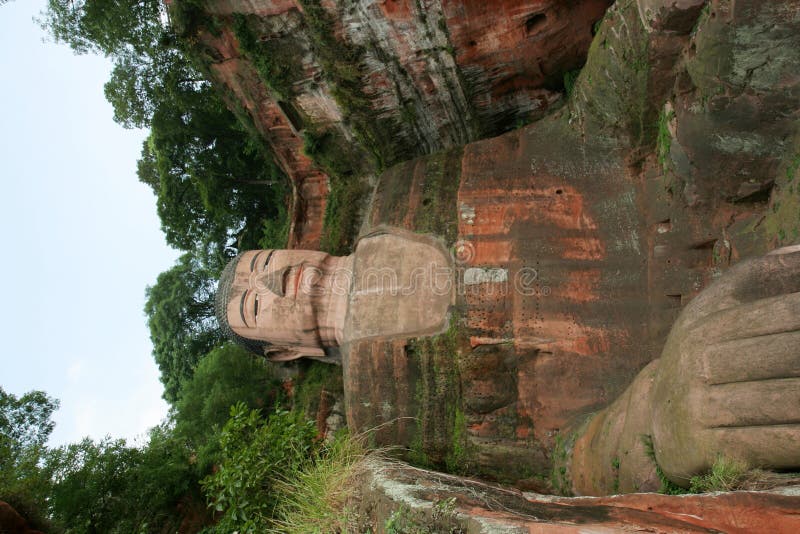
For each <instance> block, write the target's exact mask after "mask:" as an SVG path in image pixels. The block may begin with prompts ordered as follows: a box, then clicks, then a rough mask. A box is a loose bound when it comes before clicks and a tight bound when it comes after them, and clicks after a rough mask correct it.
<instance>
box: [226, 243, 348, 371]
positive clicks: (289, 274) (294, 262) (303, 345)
mask: <svg viewBox="0 0 800 534" xmlns="http://www.w3.org/2000/svg"><path fill="white" fill-rule="evenodd" d="M349 263H350V261H349V257H336V256H331V255H329V254H326V253H324V252H318V251H309V250H248V251H246V252H242V253H241V254H239V255H238V256H236V257H235V258H233V259H232V260H231V261H230V262H229V263H228V265H227V266H226V267H225V269H224V271H223V273H222V276H221V277H220V282H219V288H218V291H217V298H216V313H217V319H218V321H219V324H220V326H221V328H222V329H223V331H224V332H225V333H226V334H227V336H228V337H229V338H231V339H234V340H235V341H237V342H239V343H240V344H242V345H244V346H245V347H247V348H248V349H250V350H251V351H253V352H257V353H259V354H263V355H265V356H267V357H268V358H269V359H270V360H273V361H286V360H293V359H296V358H300V357H304V356H305V357H311V358H320V357H329V356H331V355H335V353H336V347H338V346H339V345H340V343H341V340H342V329H343V326H344V317H345V310H346V305H347V294H348V291H349V287H350V270H349Z"/></svg>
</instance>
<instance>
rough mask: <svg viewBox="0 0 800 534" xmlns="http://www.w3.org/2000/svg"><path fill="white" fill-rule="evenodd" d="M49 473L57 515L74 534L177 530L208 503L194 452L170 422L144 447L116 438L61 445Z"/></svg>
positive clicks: (50, 457)
mask: <svg viewBox="0 0 800 534" xmlns="http://www.w3.org/2000/svg"><path fill="white" fill-rule="evenodd" d="M47 470H48V472H49V473H50V476H51V477H52V479H53V486H52V491H51V492H50V495H49V502H50V508H51V513H52V515H53V517H54V518H55V519H56V520H57V521H58V522H59V523H61V524H63V525H65V526H66V527H67V528H68V530H69V532H75V533H87V534H89V533H114V532H118V533H128V532H165V531H173V532H174V531H177V530H178V527H179V526H180V524H181V522H182V519H183V516H184V515H185V513H186V511H187V508H192V509H197V508H198V506H196V505H197V504H200V503H202V497H201V495H200V491H199V484H198V477H197V473H196V470H195V469H194V467H193V465H192V460H191V456H190V452H189V449H188V448H187V447H186V446H185V445H184V444H183V443H182V441H181V440H179V439H176V438H175V436H174V432H173V429H172V427H170V426H169V425H167V424H163V425H161V426H157V427H155V428H154V429H152V430H151V431H150V435H149V441H148V443H147V445H146V446H143V447H141V448H137V447H130V446H128V445H127V444H126V442H125V440H112V439H110V438H106V439H104V440H101V441H98V442H95V441H92V440H91V439H88V438H86V439H84V440H82V441H81V442H79V443H73V444H70V445H67V446H63V447H59V448H57V449H54V450H52V451H51V452H50V453H49V454H48V459H47ZM192 503H195V504H196V505H195V506H194V507H192V506H191V504H192ZM201 515H203V514H201ZM205 515H206V516H207V514H205ZM205 520H206V521H209V520H210V517H206V518H205Z"/></svg>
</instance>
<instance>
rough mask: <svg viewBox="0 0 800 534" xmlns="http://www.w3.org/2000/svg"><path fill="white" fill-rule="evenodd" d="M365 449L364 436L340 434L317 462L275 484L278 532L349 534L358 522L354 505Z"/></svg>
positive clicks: (326, 447) (290, 533)
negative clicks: (278, 496) (277, 495)
mask: <svg viewBox="0 0 800 534" xmlns="http://www.w3.org/2000/svg"><path fill="white" fill-rule="evenodd" d="M366 458H367V447H366V443H365V438H364V437H363V436H350V435H348V434H341V435H339V436H337V437H336V439H334V440H333V442H331V443H330V444H328V445H326V446H325V447H323V450H322V451H321V453H320V455H319V457H318V459H317V460H316V461H315V462H314V463H313V464H312V465H307V466H305V467H303V468H301V469H299V470H297V471H295V472H293V473H291V474H290V476H288V477H287V478H286V479H285V480H284V481H282V482H281V483H279V484H278V486H277V489H278V491H279V492H280V493H281V494H282V496H283V498H282V500H281V502H280V504H279V505H278V513H277V516H278V517H280V518H281V519H280V520H279V521H278V526H279V531H280V532H285V533H287V534H307V533H309V532H350V531H351V530H352V527H353V525H355V524H357V523H358V512H357V511H356V508H355V506H354V500H355V498H356V492H357V488H358V484H357V483H356V479H357V477H358V476H359V474H360V473H362V471H363V469H364V461H365V459H366Z"/></svg>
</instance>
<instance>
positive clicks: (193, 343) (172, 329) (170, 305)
mask: <svg viewBox="0 0 800 534" xmlns="http://www.w3.org/2000/svg"><path fill="white" fill-rule="evenodd" d="M215 277H216V272H211V271H210V270H209V268H208V267H207V266H205V265H203V264H201V263H200V262H199V261H197V259H196V258H195V257H194V256H193V255H192V254H184V255H183V256H181V257H180V259H179V260H178V263H177V264H176V265H175V266H174V267H172V268H171V269H169V270H168V271H165V272H163V273H161V274H160V275H158V279H157V280H156V283H155V285H153V286H152V287H149V288H147V291H146V302H145V308H144V309H145V314H146V315H147V317H148V321H147V324H148V326H149V327H150V339H151V340H152V341H153V354H154V355H155V358H156V363H157V364H158V367H159V369H160V370H161V380H162V382H163V383H164V398H165V399H167V400H168V401H170V402H173V403H174V402H175V401H176V400H177V399H178V392H179V391H180V387H181V385H182V384H183V383H184V382H185V381H186V380H187V379H189V378H190V377H191V376H192V374H193V372H194V368H195V366H196V365H197V362H198V361H199V360H200V358H201V357H202V356H205V355H206V354H207V353H208V352H210V351H211V349H213V348H214V347H216V346H217V345H219V344H221V343H222V341H223V339H222V334H221V332H220V330H219V328H218V326H217V322H216V318H215V316H214V291H215V286H214V280H215Z"/></svg>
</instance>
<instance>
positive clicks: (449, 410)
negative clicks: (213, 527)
mask: <svg viewBox="0 0 800 534" xmlns="http://www.w3.org/2000/svg"><path fill="white" fill-rule="evenodd" d="M678 4H680V5H678ZM780 4H781V5H782V6H784V8H786V9H790V10H791V9H793V8H792V6H795V5H796V4H795V3H793V2H781V3H780ZM671 5H672V4H671ZM687 5H688V4H687ZM687 5H684V4H682V3H677V4H674V5H672V7H670V9H672V8H674V9H680V10H683V11H685V12H690V11H691V12H694V13H695V14H696V15H698V17H699V18H698V17H696V21H695V23H693V24H692V26H695V25H696V29H695V31H694V32H693V33H690V30H691V29H692V28H691V27H689V28H686V26H687V25H686V24H685V23H681V24H679V25H677V26H669V25H667V26H664V24H667V23H666V22H664V23H663V24H655V25H651V26H647V27H645V26H644V23H643V16H642V14H641V13H642V11H641V10H640V7H641V6H640V5H639V4H637V3H636V2H633V1H627V2H618V3H617V4H615V5H614V7H612V8H611V9H610V10H609V12H608V13H607V14H606V17H605V19H604V21H603V23H602V25H601V26H600V28H599V29H598V33H597V38H596V39H595V41H594V42H593V44H592V49H591V51H590V56H589V60H588V63H587V65H586V67H585V69H584V71H583V72H582V74H581V76H580V78H579V79H578V81H577V83H576V86H575V92H574V93H573V97H572V99H571V100H570V102H569V105H568V108H567V109H564V110H562V111H560V112H557V113H555V114H552V115H551V116H549V117H547V118H544V119H542V120H540V121H538V122H536V123H534V124H532V125H530V126H528V127H525V128H522V129H520V130H517V131H514V132H511V133H508V134H505V135H503V136H500V137H496V138H493V139H488V140H483V141H478V142H474V143H471V144H468V145H467V146H466V147H465V148H464V149H463V152H462V153H461V155H460V161H455V160H454V158H455V157H456V153H455V152H451V153H450V155H449V156H448V157H447V158H449V159H447V158H443V157H442V156H436V157H428V158H422V159H418V160H414V161H412V162H408V163H404V164H401V165H399V166H396V167H394V168H392V169H390V170H389V171H387V172H386V173H384V174H383V175H382V176H381V177H380V179H379V181H378V184H377V186H376V190H375V195H374V197H373V202H372V205H371V210H370V211H369V213H368V215H367V222H366V227H365V231H368V229H369V227H370V225H377V224H389V225H395V226H398V227H401V228H405V229H408V230H413V231H420V232H434V233H436V234H437V235H439V236H442V237H443V239H444V240H445V242H446V244H447V245H449V246H451V247H452V248H453V251H454V254H455V257H456V258H457V260H458V265H459V266H460V267H461V269H460V270H459V271H458V272H457V273H456V275H455V276H456V278H457V280H458V283H459V286H458V287H459V291H460V292H459V294H458V297H457V298H458V302H457V305H456V307H455V308H454V310H453V319H452V325H453V326H452V327H451V331H450V332H448V334H447V335H443V336H440V337H437V338H434V339H432V340H418V339H417V340H415V339H398V338H387V339H385V340H380V339H376V340H373V341H371V342H362V343H359V344H357V345H354V346H353V347H351V350H350V351H349V352H348V354H347V356H345V359H344V364H345V384H346V386H345V389H346V392H347V393H346V394H347V402H346V409H347V415H348V422H349V423H350V425H351V426H352V427H354V428H356V429H368V428H373V427H378V430H377V431H376V439H377V441H378V442H379V443H384V444H401V445H404V446H406V447H408V448H409V449H410V452H409V455H410V457H411V458H412V459H415V460H416V461H423V462H428V463H429V464H430V465H436V466H439V467H442V468H456V469H460V470H462V471H464V472H468V473H472V474H478V475H480V476H483V477H486V478H494V479H499V480H506V481H513V482H514V483H515V484H517V485H518V486H520V487H528V488H535V489H537V490H546V491H554V490H555V491H558V490H560V491H569V490H570V487H571V482H570V481H569V480H565V479H564V477H561V476H558V475H559V474H558V473H557V474H556V476H555V477H552V478H551V477H550V473H551V467H552V466H553V462H554V454H559V453H558V452H555V453H554V447H555V446H556V445H557V440H556V436H557V435H558V434H559V432H561V431H563V430H564V429H565V428H573V427H574V425H576V424H577V423H578V422H580V420H581V417H582V416H584V415H586V414H589V413H591V412H593V411H596V410H598V409H599V408H602V407H604V406H607V405H608V404H609V403H611V402H612V401H614V400H615V399H617V398H618V397H619V395H620V394H621V393H622V392H623V391H624V390H625V388H626V387H627V386H628V385H629V384H630V383H631V381H632V379H633V377H634V376H636V374H637V373H638V372H639V371H640V370H641V369H642V368H644V367H645V366H646V365H647V364H648V363H649V362H650V361H652V360H653V359H655V358H657V357H658V356H659V354H660V352H661V348H662V347H663V345H664V341H665V339H666V336H667V333H668V332H669V330H670V328H671V326H672V325H673V323H674V321H675V319H676V317H677V316H678V313H679V312H680V310H681V309H682V308H683V307H684V306H686V305H687V303H689V302H690V301H691V300H692V299H693V298H694V297H695V296H696V295H697V294H698V293H699V292H700V291H701V290H702V289H703V288H705V287H706V286H708V285H709V283H710V282H712V281H713V280H714V279H716V278H717V277H719V276H720V274H721V273H722V272H723V271H724V270H725V269H727V268H728V267H729V266H730V265H731V264H732V263H735V262H737V261H738V260H740V259H741V258H744V257H748V256H752V255H755V254H761V253H763V252H764V251H767V250H769V249H771V248H773V247H775V246H776V244H778V243H779V242H780V241H781V239H783V238H782V237H781V233H780V232H779V231H778V230H777V228H781V227H779V226H778V224H777V223H775V224H774V225H773V226H770V225H768V224H767V222H768V221H770V220H772V219H771V217H773V215H774V214H776V213H778V212H779V210H781V209H785V208H781V206H782V204H783V203H785V202H789V201H792V199H794V195H796V191H795V190H794V188H792V187H791V186H790V184H791V181H792V180H794V177H795V175H796V173H797V167H798V165H797V164H796V163H793V161H794V155H795V152H794V150H795V149H794V146H796V145H794V144H793V143H794V141H790V139H792V136H795V135H796V127H797V123H796V121H794V122H793V121H792V119H791V117H794V115H795V113H796V111H797V109H798V108H799V107H800V106H798V103H800V99H798V98H796V97H792V98H790V95H792V94H793V93H792V91H793V90H794V89H793V83H794V81H795V80H796V78H794V77H791V76H790V75H789V74H788V71H787V70H785V69H787V68H788V67H787V66H786V65H788V64H792V65H794V66H795V67H797V68H800V61H795V60H793V59H792V58H793V57H794V56H793V53H794V50H795V49H797V47H798V46H800V43H795V41H796V40H797V39H798V37H797V36H798V35H800V32H794V33H789V32H788V31H787V32H785V33H781V32H779V33H780V35H783V36H784V37H785V41H781V44H780V45H778V44H775V45H774V47H773V48H769V50H771V52H767V49H765V48H764V47H760V46H754V47H753V46H749V45H748V44H747V42H743V41H741V40H740V41H737V45H736V46H737V47H740V48H742V49H746V50H748V51H749V53H751V54H753V55H754V56H756V57H760V58H761V60H762V62H764V61H767V62H768V61H769V58H770V57H772V56H771V54H778V55H779V56H780V57H781V58H784V59H785V61H786V64H785V65H784V64H783V63H780V62H779V63H780V65H782V66H781V67H780V69H778V71H776V74H775V76H778V78H776V79H781V80H784V81H783V82H781V83H777V84H775V85H773V86H771V88H767V87H766V86H759V91H762V93H761V95H760V96H759V97H758V99H755V100H753V101H752V102H753V103H754V106H755V108H754V109H757V110H759V111H758V113H757V117H758V118H757V124H758V128H759V131H764V132H767V131H769V132H770V135H773V134H774V135H775V136H776V137H780V138H781V139H784V141H782V142H781V143H777V144H775V146H773V147H771V148H770V149H769V151H768V152H765V153H764V155H763V157H760V158H758V159H754V158H753V156H752V152H750V151H740V152H736V153H731V152H729V153H727V154H726V156H725V157H724V158H723V159H724V160H725V161H724V164H723V166H724V167H725V168H729V167H730V168H731V169H732V168H734V167H737V166H738V167H741V168H745V169H746V168H752V169H755V165H756V163H757V162H760V163H758V168H759V173H761V174H760V176H761V177H760V178H759V180H758V181H759V184H761V183H764V182H765V181H769V179H770V177H771V178H772V179H776V180H785V181H786V182H785V183H786V184H787V186H786V187H785V188H781V189H778V188H776V189H775V190H774V191H772V198H771V199H770V198H769V197H768V195H763V196H761V197H758V196H755V197H752V198H749V200H747V201H742V199H740V198H738V197H736V196H735V195H734V194H731V191H733V189H734V188H735V189H737V190H738V188H740V187H741V186H742V183H745V182H747V180H744V181H743V180H742V179H741V178H732V177H731V175H730V174H728V175H726V176H725V177H724V178H720V181H719V184H718V185H714V184H716V182H714V179H713V178H709V179H708V181H707V186H704V187H702V188H701V187H697V188H689V189H691V191H692V196H691V198H689V197H688V196H687V195H685V194H682V192H685V191H688V190H689V189H687V188H686V187H685V186H680V187H679V186H678V185H677V184H680V183H683V181H684V180H686V178H685V175H682V174H681V172H682V171H681V170H680V169H678V164H677V163H676V158H675V157H673V156H674V151H673V150H672V149H671V148H670V146H669V144H670V139H672V140H673V141H674V139H675V138H676V136H677V139H679V140H680V139H681V135H680V134H679V133H676V132H680V131H681V130H680V129H681V126H680V123H681V121H682V120H687V119H682V118H681V117H682V116H681V115H680V114H679V113H678V114H675V115H673V114H672V113H670V112H669V107H667V108H666V111H664V110H662V103H663V102H665V101H667V100H670V99H672V100H675V101H676V102H680V101H681V100H680V99H681V98H687V96H686V95H692V94H695V90H696V89H694V88H693V86H692V85H691V84H689V82H687V78H686V72H687V69H690V68H691V65H692V64H693V62H696V61H697V58H699V57H702V55H703V54H704V53H706V50H707V49H712V50H713V49H714V48H715V47H716V46H718V45H719V46H722V47H723V48H724V47H725V46H727V45H726V44H725V43H726V42H727V41H725V39H729V38H731V37H728V36H729V35H744V34H746V33H747V31H748V30H747V28H750V27H751V26H752V23H753V22H754V21H756V22H757V21H758V20H762V19H763V18H764V17H767V15H766V14H765V11H764V10H765V9H766V10H767V11H768V12H769V13H772V16H773V17H775V25H776V26H775V27H774V28H782V27H785V26H786V25H791V24H794V22H793V21H794V20H795V19H794V18H792V17H788V16H779V15H778V14H779V13H784V15H785V14H786V13H787V11H786V10H785V9H784V8H779V7H776V6H772V7H770V8H765V7H764V6H763V5H762V4H760V6H761V7H760V8H759V7H758V6H755V5H753V4H749V3H743V4H741V5H740V4H737V5H736V6H735V8H734V7H730V6H729V5H728V4H727V3H725V2H712V3H711V5H710V7H709V8H708V9H707V10H706V11H704V13H703V14H701V13H700V12H699V10H697V9H694V8H691V6H689V7H687ZM668 7H669V6H668ZM695 7H696V6H695ZM728 7H730V9H731V10H733V11H731V14H729V15H726V16H725V17H724V18H723V21H724V24H725V25H726V29H725V30H713V31H719V32H721V34H722V35H723V38H722V41H721V44H720V41H718V40H714V39H711V38H706V37H702V38H701V36H702V35H706V34H707V33H708V32H711V31H712V29H713V28H715V27H716V26H717V25H719V24H720V16H717V15H715V13H716V11H715V10H718V9H723V8H725V9H727V8H728ZM690 8H691V9H690ZM659 9H661V8H659ZM664 9H666V8H663V9H661V10H660V11H658V13H660V15H658V16H659V17H661V19H660V20H678V19H679V18H680V17H678V18H675V19H670V18H669V16H668V15H669V11H668V10H667V11H666V12H665V11H664ZM739 10H741V11H739ZM736 13H750V14H751V15H753V16H754V17H755V18H752V17H751V18H747V20H745V19H744V18H738V17H739V15H735V14H736ZM684 14H685V13H684ZM734 15H735V16H734ZM682 16H683V15H681V17H682ZM664 17H666V18H664ZM759 17H761V18H759ZM644 20H650V19H647V18H646V17H644ZM654 20H655V19H654ZM675 24H677V23H675ZM759 24H762V25H763V23H759ZM770 28H772V27H771V26H770ZM774 28H773V29H774ZM740 30H741V31H740ZM765 31H766V30H765ZM770 31H772V30H770ZM776 31H777V30H776ZM737 32H738V33H737ZM742 32H744V33H742ZM790 35H791V37H790ZM790 42H791V44H790ZM782 47H787V50H786V51H785V53H779V52H778V51H779V50H782ZM734 48H736V47H734ZM789 49H791V50H789ZM740 53H743V52H740ZM782 61H783V59H782ZM707 83H711V82H710V81H708V82H707ZM725 83H726V82H723V83H722V86H723V89H722V91H723V92H724V91H726V89H724V85H725ZM687 84H689V85H687ZM744 94H753V92H752V91H751V90H748V89H745V90H744ZM673 95H677V96H674V97H673ZM676 105H677V104H676ZM779 109H783V110H784V111H783V112H778V110H779ZM693 113H695V114H696V116H697V117H700V119H699V120H706V121H707V122H706V124H712V123H714V121H717V120H722V119H721V118H715V117H721V115H717V114H716V112H715V111H713V110H711V109H707V110H705V111H703V110H702V109H698V110H695V111H694V112H693ZM731 113H732V112H731ZM659 115H661V120H659ZM733 117H738V115H737V114H732V115H730V120H729V121H728V122H726V123H724V124H726V125H730V126H731V127H738V126H735V122H734V120H733ZM720 128H723V126H722V125H721V126H720ZM712 132H713V130H708V131H707V135H706V136H705V137H704V138H703V139H700V138H699V137H697V138H692V139H691V140H689V139H688V138H687V142H686V144H687V146H686V147H683V145H682V144H681V146H682V147H683V148H682V150H684V152H685V154H688V153H689V152H691V153H692V155H691V156H690V157H687V160H686V161H689V162H690V165H691V166H695V167H698V166H704V168H707V169H708V172H709V173H711V172H712V171H711V169H712V167H713V162H714V161H716V160H717V159H719V158H721V157H722V155H721V154H719V153H712V152H713V151H711V152H708V151H707V147H708V146H709V142H708V139H714V134H713V133H712ZM674 146H675V145H674V144H673V147H674ZM675 150H679V149H677V148H676V149H675ZM704 151H706V152H704ZM779 162H780V163H779ZM751 165H754V167H750V166H751ZM442 169H446V172H444V173H443V172H442ZM692 172H694V171H692ZM723 172H724V171H723ZM753 172H755V170H753ZM713 173H717V174H716V175H719V171H716V170H715V171H713ZM713 173H712V174H713ZM784 173H785V174H786V175H787V178H785V179H783V178H781V176H782V175H783V174H784ZM443 176H444V177H446V179H447V180H451V182H450V186H449V188H444V189H443V188H442V187H441V185H440V184H441V182H442V177H443ZM696 176H697V177H698V179H700V176H702V177H703V178H702V179H703V180H705V179H706V178H705V176H710V174H702V175H701V174H700V173H698V174H697V175H696ZM726 180H733V182H731V184H732V185H730V184H728V182H726ZM726 184H728V185H726ZM455 187H457V188H458V189H457V191H455V190H454V189H455ZM759 187H761V186H759ZM437 188H438V189H437ZM431 189H434V190H437V191H446V192H447V194H446V195H439V196H430V193H428V197H426V192H428V191H429V190H431ZM399 199H403V200H402V201H401V200H399ZM448 203H449V205H448ZM791 205H793V206H795V208H794V209H795V210H796V209H797V208H796V206H797V204H791ZM771 214H773V215H771ZM431 219H436V220H438V221H439V222H438V223H437V224H431V222H430V221H431ZM787 220H790V221H792V222H791V223H787V222H786V221H787ZM758 221H763V222H764V224H763V225H761V228H754V226H758ZM782 221H783V222H782V223H781V224H784V225H786V224H793V225H794V226H795V227H796V226H797V224H798V221H800V213H798V212H796V211H795V213H794V214H793V215H791V216H790V215H787V214H784V219H782ZM783 228H785V226H784V227H783ZM454 229H455V230H454ZM523 281H524V282H525V283H526V284H527V285H526V287H525V289H526V291H520V287H515V286H514V284H515V283H516V284H519V283H521V282H523ZM789 315H791V314H789ZM787 317H788V316H787ZM793 354H794V356H793V357H795V358H796V353H793ZM381 358H383V359H382V361H380V362H377V363H376V361H375V360H376V359H381ZM619 402H628V403H629V404H632V405H636V403H637V402H640V399H639V398H638V397H633V396H631V397H629V398H628V399H627V401H626V400H620V401H619ZM633 415H635V414H633ZM633 415H632V417H633ZM638 417H639V418H640V419H642V418H647V417H648V414H647V413H641V414H639V416H638ZM615 424H617V423H615ZM618 424H619V425H624V424H625V421H624V420H621V421H619V422H618ZM612 426H613V425H612ZM626 447H628V448H629V449H636V448H637V447H638V448H641V443H640V441H639V440H633V441H631V443H629V444H627V445H626ZM695 467H697V466H695ZM602 470H604V471H613V470H609V469H608V466H605V467H604V468H603V469H602ZM653 470H654V465H652V464H651V465H645V464H644V463H642V465H637V468H636V469H634V470H633V471H635V473H636V476H633V475H631V477H629V478H628V479H626V480H625V481H621V480H617V481H616V484H620V483H623V482H624V484H625V487H624V489H625V490H626V491H633V490H636V489H637V488H640V489H644V488H650V487H651V486H652V485H653V484H654V483H653V480H654V477H653V474H654V471H653ZM585 472H586V473H587V476H589V475H591V472H590V470H587V471H585ZM614 478H617V479H618V478H619V475H618V474H615V473H611V474H610V475H609V476H606V479H607V480H606V481H605V482H604V483H603V484H604V485H603V487H604V488H605V489H604V490H602V491H611V488H613V487H614V484H615V481H614Z"/></svg>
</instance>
